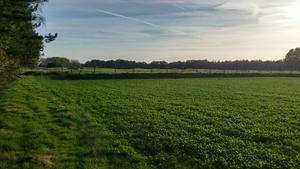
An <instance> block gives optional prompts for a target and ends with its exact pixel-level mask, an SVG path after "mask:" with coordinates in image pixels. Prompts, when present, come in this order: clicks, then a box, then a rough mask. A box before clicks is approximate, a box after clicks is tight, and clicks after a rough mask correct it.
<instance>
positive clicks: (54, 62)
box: [39, 57, 81, 69]
mask: <svg viewBox="0 0 300 169" xmlns="http://www.w3.org/2000/svg"><path fill="white" fill-rule="evenodd" d="M39 66H40V67H46V68H58V67H65V68H71V69H79V68H80V67H81V64H80V62H79V61H77V60H69V59H68V58H64V57H51V58H45V59H44V58H43V59H40V63H39Z"/></svg>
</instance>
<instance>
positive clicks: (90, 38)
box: [38, 0, 300, 62]
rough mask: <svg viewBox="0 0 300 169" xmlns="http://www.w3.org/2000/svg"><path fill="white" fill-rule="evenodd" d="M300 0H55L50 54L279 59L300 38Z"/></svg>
mask: <svg viewBox="0 0 300 169" xmlns="http://www.w3.org/2000/svg"><path fill="white" fill-rule="evenodd" d="M299 9H300V0H209V1H208V0H84V1H83V0H49V2H48V3H46V4H45V5H44V6H43V9H42V11H41V12H42V14H43V16H45V18H46V23H45V25H43V26H42V27H40V28H39V30H38V31H39V32H40V33H41V34H46V33H49V32H51V33H56V32H57V33H58V34H59V36H58V38H57V40H56V41H54V42H52V43H51V44H47V45H46V47H45V56H44V57H67V58H70V59H76V60H79V61H81V62H85V61H87V60H91V59H101V60H111V59H126V60H135V61H146V62H150V61H154V60H155V61H158V60H165V61H179V60H182V61H183V60H192V59H208V60H211V61H219V60H241V59H249V60H257V59H260V60H279V59H282V58H284V56H285V54H286V53H287V51H288V50H289V49H291V48H295V47H297V46H300V10H299Z"/></svg>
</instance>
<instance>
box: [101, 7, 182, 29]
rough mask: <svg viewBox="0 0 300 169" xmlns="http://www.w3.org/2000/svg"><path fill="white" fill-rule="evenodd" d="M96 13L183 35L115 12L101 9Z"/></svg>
mask: <svg viewBox="0 0 300 169" xmlns="http://www.w3.org/2000/svg"><path fill="white" fill-rule="evenodd" d="M97 11H98V12H100V13H104V14H107V15H111V16H115V17H119V18H123V19H126V20H130V21H134V22H137V23H141V24H144V25H148V26H151V27H153V28H155V29H159V30H163V31H168V32H171V33H176V34H185V33H184V32H182V31H177V30H170V29H166V28H163V27H161V26H159V25H156V24H153V23H151V22H147V21H144V20H141V19H137V18H134V17H129V16H125V15H121V14H118V13H115V12H110V11H106V10H102V9H97Z"/></svg>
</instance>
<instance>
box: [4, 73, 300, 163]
mask: <svg viewBox="0 0 300 169" xmlns="http://www.w3.org/2000/svg"><path fill="white" fill-rule="evenodd" d="M299 86H300V79H299V78H210V79H160V80H151V79H149V80H94V81H92V80H90V81H88V80H86V81H83V80H81V81H80V80H74V81H69V80H50V79H48V78H46V77H42V78H41V77H31V76H27V77H23V79H20V80H19V81H17V82H16V83H15V84H13V86H12V87H11V88H10V89H9V90H7V91H6V92H5V93H4V95H3V96H2V97H1V100H0V104H1V105H0V168H3V169H4V168H10V169H14V168H16V169H19V168H22V169H26V168H28V169H29V168H30V169H32V168H60V169H74V168H82V169H96V168H120V169H123V168H161V169H167V168H170V169H175V168H180V169H181V168H208V169H209V168H264V169H265V168H300V154H299V153H300V87H299Z"/></svg>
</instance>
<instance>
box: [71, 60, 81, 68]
mask: <svg viewBox="0 0 300 169" xmlns="http://www.w3.org/2000/svg"><path fill="white" fill-rule="evenodd" d="M70 68H71V69H73V70H77V69H80V68H81V64H80V62H79V61H78V60H71V61H70Z"/></svg>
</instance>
